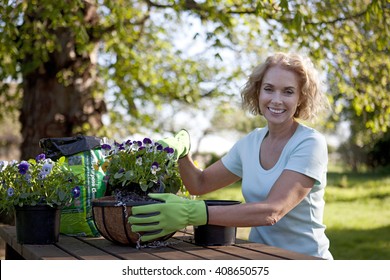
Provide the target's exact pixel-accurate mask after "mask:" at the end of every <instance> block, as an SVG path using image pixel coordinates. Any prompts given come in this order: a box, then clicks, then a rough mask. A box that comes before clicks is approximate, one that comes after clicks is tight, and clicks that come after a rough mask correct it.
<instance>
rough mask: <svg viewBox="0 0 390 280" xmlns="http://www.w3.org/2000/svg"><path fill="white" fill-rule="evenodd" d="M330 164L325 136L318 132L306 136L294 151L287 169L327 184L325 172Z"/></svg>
mask: <svg viewBox="0 0 390 280" xmlns="http://www.w3.org/2000/svg"><path fill="white" fill-rule="evenodd" d="M327 165H328V149H327V144H326V140H325V138H324V137H323V136H322V135H321V134H320V133H318V132H316V133H311V134H310V135H309V136H308V137H305V139H304V140H303V141H301V142H300V143H299V144H298V145H297V146H296V147H295V148H294V149H293V150H292V151H291V155H290V156H289V158H288V162H287V164H286V167H285V169H289V170H293V171H296V172H299V173H302V174H305V175H306V176H309V177H311V178H313V179H315V180H316V181H317V182H319V183H320V184H325V183H326V182H324V180H326V179H325V178H324V174H325V173H326V171H327Z"/></svg>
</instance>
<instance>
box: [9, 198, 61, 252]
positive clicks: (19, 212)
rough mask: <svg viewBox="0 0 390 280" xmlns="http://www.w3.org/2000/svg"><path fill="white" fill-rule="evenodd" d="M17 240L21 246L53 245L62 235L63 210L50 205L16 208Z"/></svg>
mask: <svg viewBox="0 0 390 280" xmlns="http://www.w3.org/2000/svg"><path fill="white" fill-rule="evenodd" d="M15 218H16V239H17V242H18V243H20V244H37V245H45V244H53V243H56V242H58V239H59V235H60V219H61V210H60V208H58V207H50V206H49V205H36V206H28V205H25V206H22V207H20V206H15Z"/></svg>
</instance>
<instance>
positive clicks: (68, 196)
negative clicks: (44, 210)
mask: <svg viewBox="0 0 390 280" xmlns="http://www.w3.org/2000/svg"><path fill="white" fill-rule="evenodd" d="M82 183H83V182H82V179H80V177H79V176H78V175H76V174H74V173H73V172H72V171H71V170H70V168H69V167H68V166H67V165H66V163H65V157H61V158H60V159H58V160H57V161H53V160H51V159H46V156H45V155H44V154H40V155H38V156H37V157H36V159H30V160H28V161H25V160H22V161H20V162H17V161H11V162H7V161H0V211H1V212H2V211H5V210H6V211H9V210H11V209H12V208H13V207H14V206H23V205H30V206H34V205H38V204H41V205H42V204H45V205H49V206H52V207H53V206H60V207H61V206H65V205H68V204H69V203H70V202H71V201H72V199H73V198H76V197H78V196H79V195H80V185H82Z"/></svg>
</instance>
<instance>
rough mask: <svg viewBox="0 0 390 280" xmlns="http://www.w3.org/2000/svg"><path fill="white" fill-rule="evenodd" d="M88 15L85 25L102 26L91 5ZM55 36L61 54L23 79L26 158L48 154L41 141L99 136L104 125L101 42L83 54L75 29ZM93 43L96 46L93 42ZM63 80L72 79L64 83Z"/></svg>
mask: <svg viewBox="0 0 390 280" xmlns="http://www.w3.org/2000/svg"><path fill="white" fill-rule="evenodd" d="M86 2H88V1H86ZM84 15H85V16H84V21H85V22H89V24H93V23H94V22H96V17H97V14H96V8H95V7H94V6H92V5H87V6H86V7H85V10H84ZM51 33H53V34H55V36H56V38H57V39H58V43H59V44H60V45H61V50H60V51H55V52H53V53H51V54H50V57H49V60H48V61H47V62H43V63H42V64H41V65H40V67H39V68H38V69H35V70H34V71H32V72H28V73H25V74H24V75H23V101H22V108H21V115H20V122H21V124H22V128H21V132H22V138H23V140H22V146H21V158H22V159H29V158H35V156H36V155H37V154H39V153H41V152H42V150H41V148H40V147H39V140H40V139H41V138H54V137H69V136H74V135H76V134H87V135H92V134H95V133H96V132H97V131H98V130H99V128H101V127H102V125H103V124H102V114H104V113H105V112H106V106H105V103H104V101H103V100H102V99H100V100H99V99H97V98H95V97H94V94H93V91H94V90H95V89H96V85H97V77H96V56H97V43H95V49H93V50H92V51H90V52H87V51H84V52H83V53H78V52H77V50H76V43H75V38H74V35H73V32H72V30H70V29H69V28H58V29H56V30H52V31H51ZM89 44H91V45H92V44H94V43H93V42H92V40H91V41H90V42H89ZM85 49H89V48H85ZM29 59H31V58H29V57H27V58H26V59H25V61H26V62H28V60H29ZM64 73H70V75H68V76H66V75H64ZM59 77H66V78H65V79H64V78H62V81H60V80H59Z"/></svg>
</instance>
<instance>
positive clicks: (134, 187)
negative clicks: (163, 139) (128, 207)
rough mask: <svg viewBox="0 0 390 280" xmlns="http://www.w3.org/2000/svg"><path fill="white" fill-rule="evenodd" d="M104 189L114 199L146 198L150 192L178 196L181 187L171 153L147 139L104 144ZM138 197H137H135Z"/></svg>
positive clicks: (168, 148) (168, 149) (169, 150)
mask: <svg viewBox="0 0 390 280" xmlns="http://www.w3.org/2000/svg"><path fill="white" fill-rule="evenodd" d="M102 150H103V152H104V154H105V159H106V160H105V162H104V163H103V164H102V168H103V170H104V171H105V172H106V177H105V180H106V184H107V189H108V190H109V191H110V190H111V191H113V192H114V194H115V195H116V196H117V198H118V195H119V196H122V197H123V196H128V195H129V194H130V193H131V194H134V195H133V200H138V198H139V197H141V198H145V197H146V196H147V194H148V193H150V192H160V193H162V192H168V193H177V192H178V191H183V190H184V186H183V182H182V180H181V178H180V174H179V170H178V165H177V162H176V161H175V160H174V150H173V149H172V148H170V147H163V146H162V145H161V144H160V143H158V142H154V141H152V140H151V139H149V138H144V139H143V141H131V140H128V141H126V142H123V143H118V142H116V141H115V142H114V144H113V145H112V146H111V145H109V144H103V145H102ZM137 196H138V197H137Z"/></svg>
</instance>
